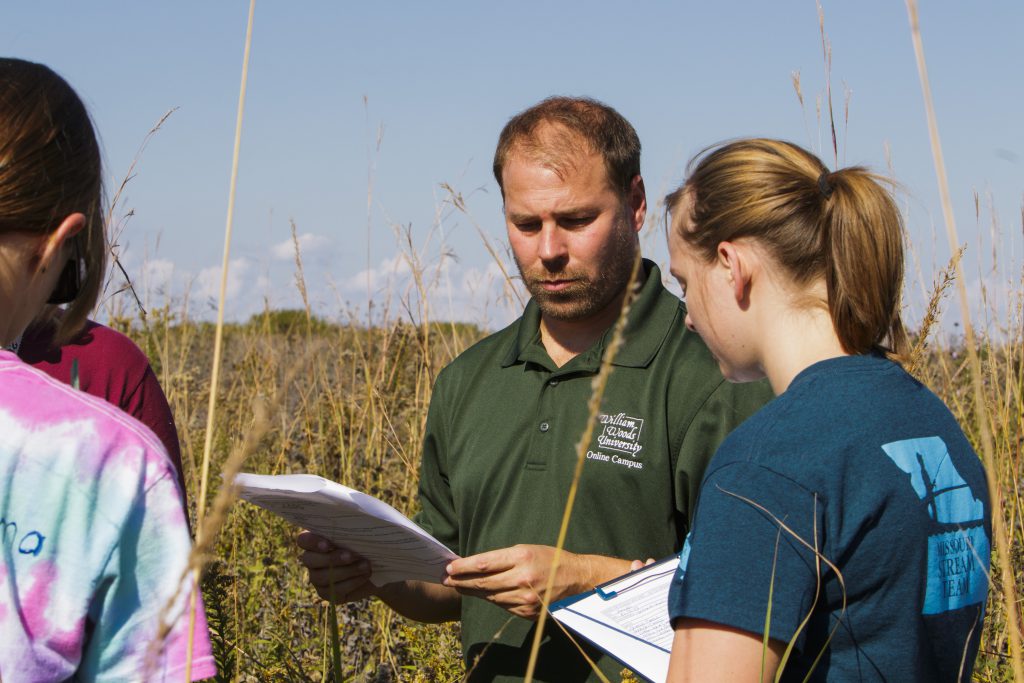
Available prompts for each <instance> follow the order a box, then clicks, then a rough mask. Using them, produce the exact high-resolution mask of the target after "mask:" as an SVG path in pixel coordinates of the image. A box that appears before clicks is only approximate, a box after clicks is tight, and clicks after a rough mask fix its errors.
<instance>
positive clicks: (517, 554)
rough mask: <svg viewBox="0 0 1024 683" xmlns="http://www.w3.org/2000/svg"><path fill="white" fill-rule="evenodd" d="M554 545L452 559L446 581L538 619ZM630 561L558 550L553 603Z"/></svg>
mask: <svg viewBox="0 0 1024 683" xmlns="http://www.w3.org/2000/svg"><path fill="white" fill-rule="evenodd" d="M554 559H555V549H554V548H552V547H551V546H546V545H522V544H521V545H515V546H512V547H511V548H502V549H501V550H492V551H490V552H486V553H480V554H479V555H472V556H470V557H464V558H461V559H458V560H454V561H452V563H451V564H449V565H448V578H447V579H445V581H444V585H446V586H450V587H452V588H455V589H456V590H458V591H459V593H462V594H463V595H471V596H474V597H477V598H482V599H484V600H487V601H489V602H493V603H494V604H496V605H498V606H499V607H503V608H505V609H507V610H508V611H509V612H511V613H512V614H515V615H516V616H520V617H523V618H525V619H536V618H537V616H538V615H539V614H540V610H541V608H542V607H541V597H542V596H543V594H544V589H545V587H546V586H547V581H548V572H549V571H550V568H551V565H552V564H553V563H554ZM629 567H630V563H629V561H628V560H619V559H615V558H612V557H601V556H599V555H579V554H576V553H570V552H567V551H565V550H563V551H562V553H561V555H560V557H559V561H558V570H557V572H556V573H555V581H554V585H553V586H552V592H551V601H552V602H554V601H556V600H561V599H562V598H564V597H567V596H569V595H574V594H576V593H582V592H583V591H587V590H590V589H592V588H593V587H594V586H596V585H597V584H599V583H604V582H605V581H607V580H609V579H612V578H615V577H616V576H620V575H621V574H625V573H626V572H628V571H629Z"/></svg>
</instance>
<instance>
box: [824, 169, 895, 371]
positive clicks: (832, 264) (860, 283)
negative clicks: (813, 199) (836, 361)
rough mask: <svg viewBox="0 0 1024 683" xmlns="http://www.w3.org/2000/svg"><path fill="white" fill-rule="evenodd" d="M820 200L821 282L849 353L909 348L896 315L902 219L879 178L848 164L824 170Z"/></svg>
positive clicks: (893, 353) (844, 347)
mask: <svg viewBox="0 0 1024 683" xmlns="http://www.w3.org/2000/svg"><path fill="white" fill-rule="evenodd" d="M827 180H828V182H829V184H830V185H831V186H832V188H833V193H832V196H831V197H829V198H828V199H826V200H825V202H824V209H825V211H824V216H823V228H824V232H825V240H826V245H825V273H824V274H825V284H826V287H827V291H828V308H829V315H830V316H831V318H832V324H833V326H834V327H835V330H836V334H837V336H838V337H839V341H840V343H841V344H842V345H843V349H844V350H846V351H847V352H848V353H861V354H862V353H868V352H870V351H873V350H877V351H883V352H885V353H886V354H887V355H888V356H889V357H890V358H892V359H893V360H902V359H903V357H904V356H905V354H906V353H907V352H908V350H909V342H908V340H907V333H906V329H905V328H904V327H903V320H902V317H901V315H900V309H901V307H902V306H901V293H902V292H901V290H902V286H903V249H904V245H903V221H902V218H901V216H900V213H899V210H898V209H897V208H896V204H895V202H893V200H892V197H891V196H890V195H889V193H888V192H887V191H886V190H885V189H884V188H883V187H882V186H881V184H880V183H881V182H885V181H884V180H883V179H881V178H879V177H877V176H874V175H872V174H870V173H868V172H867V171H865V170H864V169H863V168H860V167H853V168H847V169H842V170H839V171H836V172H835V173H831V174H828V176H827Z"/></svg>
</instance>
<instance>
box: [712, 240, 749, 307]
mask: <svg viewBox="0 0 1024 683" xmlns="http://www.w3.org/2000/svg"><path fill="white" fill-rule="evenodd" d="M717 256H718V259H717V261H718V265H719V266H720V267H722V268H724V269H726V270H727V271H728V277H729V284H731V285H732V291H733V296H735V297H736V303H738V304H740V305H743V304H744V300H745V299H746V297H747V291H748V287H749V285H750V278H751V274H752V272H753V271H752V266H753V264H752V263H751V254H750V252H749V251H748V250H746V249H744V248H743V247H742V245H739V244H736V243H734V242H720V243H719V244H718V251H717Z"/></svg>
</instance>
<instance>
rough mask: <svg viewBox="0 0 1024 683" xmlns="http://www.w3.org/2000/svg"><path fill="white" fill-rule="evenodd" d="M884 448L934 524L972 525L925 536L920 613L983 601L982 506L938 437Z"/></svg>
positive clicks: (985, 541) (985, 563)
mask: <svg viewBox="0 0 1024 683" xmlns="http://www.w3.org/2000/svg"><path fill="white" fill-rule="evenodd" d="M882 450H883V451H885V453H886V455H888V456H889V458H890V459H891V460H892V461H893V463H895V465H896V466H897V467H899V468H900V469H901V470H903V471H904V472H906V473H907V474H908V475H910V485H911V486H912V487H913V489H914V492H915V493H916V494H917V497H918V498H920V499H921V501H922V502H923V503H924V505H925V506H926V507H927V510H928V516H929V517H930V518H931V519H932V520H933V521H934V522H935V523H936V524H944V525H950V524H956V525H965V524H971V526H970V527H969V528H960V529H956V530H953V531H948V532H945V533H941V534H934V535H932V536H929V537H928V579H927V585H926V588H925V599H924V610H923V611H922V613H923V614H940V613H942V612H948V611H949V610H954V609H959V608H961V607H965V606H967V605H974V604H977V603H979V602H983V601H984V600H985V596H986V593H987V588H988V566H989V541H988V536H987V535H986V534H985V529H984V526H982V525H981V524H978V522H981V521H982V520H983V519H984V517H985V506H984V504H983V503H982V502H981V501H980V500H978V499H977V498H975V497H974V493H973V492H972V491H971V488H970V486H969V485H968V484H967V482H966V481H964V478H963V477H962V476H960V473H959V472H958V471H957V469H956V467H955V466H954V465H953V461H952V459H951V458H950V456H949V449H947V448H946V444H945V442H944V441H943V440H942V439H940V438H939V437H937V436H931V437H926V438H923V439H906V440H904V441H894V442H892V443H888V444H885V445H884V446H882Z"/></svg>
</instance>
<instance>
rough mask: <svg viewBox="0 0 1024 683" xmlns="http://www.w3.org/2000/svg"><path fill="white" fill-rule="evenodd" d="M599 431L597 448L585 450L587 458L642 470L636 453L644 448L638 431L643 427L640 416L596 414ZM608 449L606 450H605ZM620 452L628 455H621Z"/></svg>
mask: <svg viewBox="0 0 1024 683" xmlns="http://www.w3.org/2000/svg"><path fill="white" fill-rule="evenodd" d="M597 421H598V423H599V424H600V425H601V432H600V433H599V434H598V435H597V438H596V439H595V441H596V442H597V450H588V451H587V460H598V461H600V462H610V463H612V464H613V465H619V466H620V467H625V468H628V469H630V470H642V469H643V468H644V464H643V463H642V462H641V461H639V460H637V455H638V454H639V453H640V451H642V450H643V449H644V447H643V445H642V444H641V443H640V433H641V432H642V431H643V429H644V420H643V418H642V417H633V416H631V415H626V414H625V413H617V414H615V415H606V414H604V413H601V414H600V415H598V416H597ZM606 451H608V452H606ZM620 453H622V454H624V455H628V456H629V457H628V458H624V457H622V455H619V454H620Z"/></svg>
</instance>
